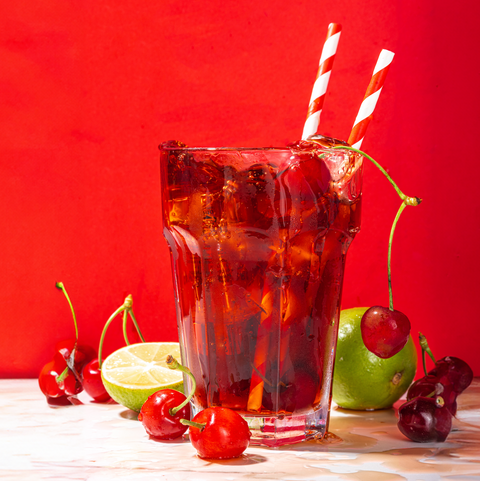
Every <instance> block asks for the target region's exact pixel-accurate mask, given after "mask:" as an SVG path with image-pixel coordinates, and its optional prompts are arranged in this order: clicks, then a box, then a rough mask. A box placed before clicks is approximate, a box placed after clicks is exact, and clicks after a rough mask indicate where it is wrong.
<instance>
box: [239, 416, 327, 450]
mask: <svg viewBox="0 0 480 481" xmlns="http://www.w3.org/2000/svg"><path fill="white" fill-rule="evenodd" d="M244 418H245V420H246V421H247V423H248V427H249V428H250V431H251V432H252V437H251V438H250V444H251V445H254V446H269V447H276V446H283V445H285V444H294V443H301V442H302V441H307V440H309V439H321V438H323V436H324V435H325V433H326V432H327V419H328V411H327V412H326V413H325V412H324V411H323V410H318V411H315V412H313V413H310V414H304V415H299V416H282V417H253V416H252V417H251V416H244Z"/></svg>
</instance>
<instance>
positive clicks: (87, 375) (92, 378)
mask: <svg viewBox="0 0 480 481" xmlns="http://www.w3.org/2000/svg"><path fill="white" fill-rule="evenodd" d="M82 383H83V389H85V391H86V392H87V394H88V395H89V396H90V397H92V398H93V399H94V400H95V401H96V402H99V403H104V402H108V401H110V399H112V398H111V397H110V394H108V392H107V390H106V389H105V386H104V385H103V381H102V373H101V371H100V368H99V365H98V359H94V360H93V361H90V362H89V363H88V364H87V365H86V366H85V367H84V368H83V371H82Z"/></svg>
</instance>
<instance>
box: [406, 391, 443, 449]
mask: <svg viewBox="0 0 480 481" xmlns="http://www.w3.org/2000/svg"><path fill="white" fill-rule="evenodd" d="M398 416H399V419H398V429H399V430H400V432H402V434H404V435H405V436H406V437H407V438H408V439H410V440H412V441H416V442H418V443H433V442H438V441H440V442H443V441H445V439H447V436H448V434H449V433H450V431H451V429H452V414H451V413H450V411H449V410H448V409H447V407H446V406H445V405H444V401H443V399H442V397H441V396H435V397H416V398H414V399H412V400H411V401H408V402H406V403H405V404H402V406H400V408H399V410H398Z"/></svg>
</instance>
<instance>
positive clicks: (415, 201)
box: [333, 145, 422, 311]
mask: <svg viewBox="0 0 480 481" xmlns="http://www.w3.org/2000/svg"><path fill="white" fill-rule="evenodd" d="M333 149H338V150H351V151H352V152H356V153H357V154H360V155H361V156H362V157H365V158H366V159H368V160H369V161H370V162H372V163H373V164H374V165H375V166H376V167H377V168H378V169H379V170H380V172H381V173H382V174H383V175H384V176H385V177H386V178H387V180H388V181H389V182H390V184H392V186H393V188H394V189H395V191H396V192H397V194H398V196H399V197H400V199H401V200H402V204H401V205H400V208H399V209H398V212H397V215H396V216H395V219H394V221H393V224H392V228H391V230H390V238H389V239H388V264H387V269H388V298H389V309H390V310H391V311H393V293H392V270H391V258H392V242H393V233H394V232H395V227H396V225H397V222H398V219H399V218H400V216H401V215H402V212H403V209H405V207H407V205H411V206H417V205H419V204H420V202H422V199H420V198H418V197H408V196H406V195H405V194H404V193H403V192H402V191H401V190H400V188H399V187H398V185H397V184H396V183H395V182H394V180H393V179H392V178H391V177H390V175H389V174H388V172H387V171H386V170H385V169H384V168H383V167H382V166H381V165H380V164H379V163H378V162H377V161H376V160H375V159H373V158H372V157H370V156H369V155H368V154H366V153H365V152H363V151H361V150H358V149H355V148H354V147H348V146H344V145H339V146H337V147H333Z"/></svg>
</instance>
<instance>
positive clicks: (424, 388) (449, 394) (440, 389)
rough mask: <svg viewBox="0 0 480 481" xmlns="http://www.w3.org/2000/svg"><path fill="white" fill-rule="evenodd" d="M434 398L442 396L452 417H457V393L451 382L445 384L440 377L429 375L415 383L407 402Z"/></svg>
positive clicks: (408, 393) (411, 387)
mask: <svg viewBox="0 0 480 481" xmlns="http://www.w3.org/2000/svg"><path fill="white" fill-rule="evenodd" d="M432 396H442V398H443V400H444V401H445V406H446V407H447V409H448V410H449V411H450V413H451V414H452V416H455V414H456V412H457V393H456V392H455V391H454V389H453V385H452V384H451V383H450V382H448V383H447V384H444V383H442V382H441V381H440V379H439V378H438V377H436V376H432V375H428V376H425V377H422V378H421V379H418V380H417V381H415V382H414V383H413V384H412V385H411V386H410V387H409V388H408V391H407V401H410V400H412V399H413V398H416V397H432Z"/></svg>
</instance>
